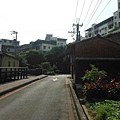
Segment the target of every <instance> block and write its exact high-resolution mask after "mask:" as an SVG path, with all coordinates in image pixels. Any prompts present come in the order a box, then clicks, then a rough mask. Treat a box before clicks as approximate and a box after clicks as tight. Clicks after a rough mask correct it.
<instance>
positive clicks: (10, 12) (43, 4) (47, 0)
mask: <svg viewBox="0 0 120 120" xmlns="http://www.w3.org/2000/svg"><path fill="white" fill-rule="evenodd" d="M77 1H78V7H77ZM109 1H110V0H93V2H92V0H0V39H1V38H4V39H13V36H12V35H11V34H10V31H12V30H15V31H17V32H18V41H20V45H22V44H29V42H31V41H36V40H37V39H43V40H44V39H45V36H46V34H53V36H54V37H59V38H67V39H68V40H67V43H69V42H73V41H74V40H73V39H72V38H71V34H70V33H68V31H71V30H72V29H71V28H72V24H73V22H74V23H76V18H80V24H82V23H83V26H82V27H81V28H80V31H81V34H82V36H84V30H85V29H88V28H89V27H90V26H91V24H93V23H94V22H95V23H99V22H101V21H102V20H105V19H107V18H109V17H111V16H112V15H113V12H115V11H117V7H118V6H117V0H111V1H110V2H109ZM91 2H92V4H91V7H90V9H89V10H88V8H89V6H90V3H91ZM108 2H109V4H108V5H107V3H108ZM97 3H98V4H97ZM99 3H101V4H100V6H99V7H98V9H97V11H96V12H95V14H94V16H93V17H92V19H91V20H90V16H91V15H92V13H94V12H93V10H94V9H95V6H96V7H97V6H98V5H99ZM83 4H84V7H83ZM106 5H107V7H106V8H105V9H104V7H105V6H106ZM76 7H77V12H76ZM103 9H104V11H103V13H102V14H101V15H100V16H99V14H100V13H101V12H102V10H103ZM81 11H82V12H81ZM88 11H89V12H88ZM75 13H76V14H75ZM87 13H88V14H87ZM98 16H99V17H98ZM85 18H86V19H85ZM97 18H98V19H97Z"/></svg>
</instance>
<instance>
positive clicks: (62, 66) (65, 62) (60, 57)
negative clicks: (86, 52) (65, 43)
mask: <svg viewBox="0 0 120 120" xmlns="http://www.w3.org/2000/svg"><path fill="white" fill-rule="evenodd" d="M65 50H66V47H62V46H60V47H54V48H53V49H52V50H51V51H49V52H48V53H47V54H46V59H47V61H48V62H50V64H51V66H53V68H54V70H59V71H60V73H70V69H69V67H70V58H69V57H68V56H66V55H65Z"/></svg>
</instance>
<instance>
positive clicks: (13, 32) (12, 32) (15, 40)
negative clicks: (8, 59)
mask: <svg viewBox="0 0 120 120" xmlns="http://www.w3.org/2000/svg"><path fill="white" fill-rule="evenodd" d="M10 32H11V35H13V34H15V39H14V42H15V56H16V47H17V34H18V32H16V31H14V30H13V31H10Z"/></svg>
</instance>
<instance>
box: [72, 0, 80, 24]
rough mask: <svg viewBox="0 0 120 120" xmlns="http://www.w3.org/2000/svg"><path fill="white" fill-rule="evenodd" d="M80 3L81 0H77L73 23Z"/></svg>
mask: <svg viewBox="0 0 120 120" xmlns="http://www.w3.org/2000/svg"><path fill="white" fill-rule="evenodd" d="M78 3H79V0H77V5H76V10H75V16H74V21H73V23H74V22H75V19H76V14H77V8H78Z"/></svg>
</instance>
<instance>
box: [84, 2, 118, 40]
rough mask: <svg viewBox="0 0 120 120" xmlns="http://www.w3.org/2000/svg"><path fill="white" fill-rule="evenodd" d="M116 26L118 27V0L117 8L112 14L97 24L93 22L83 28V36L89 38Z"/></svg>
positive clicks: (103, 33)
mask: <svg viewBox="0 0 120 120" xmlns="http://www.w3.org/2000/svg"><path fill="white" fill-rule="evenodd" d="M116 27H118V28H120V0H118V10H117V11H116V12H114V13H113V16H111V17H109V18H108V19H106V20H104V21H102V22H100V23H98V24H93V25H92V26H91V27H90V28H89V29H87V30H85V37H86V38H90V37H94V36H96V35H97V34H99V35H101V36H103V35H106V34H108V33H109V32H110V31H112V30H113V29H115V28H116Z"/></svg>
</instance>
